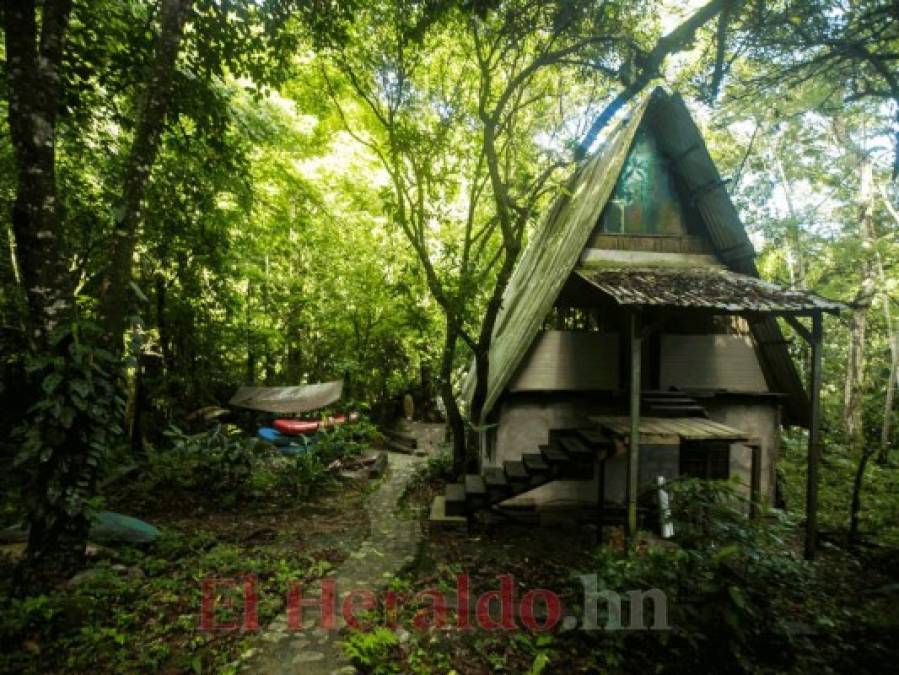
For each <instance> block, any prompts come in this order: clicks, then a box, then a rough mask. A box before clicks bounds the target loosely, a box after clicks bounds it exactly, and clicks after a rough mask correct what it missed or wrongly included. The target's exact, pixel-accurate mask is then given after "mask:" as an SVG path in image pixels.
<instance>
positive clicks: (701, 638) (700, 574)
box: [597, 479, 812, 672]
mask: <svg viewBox="0 0 899 675" xmlns="http://www.w3.org/2000/svg"><path fill="white" fill-rule="evenodd" d="M670 485H671V490H672V512H673V513H672V515H673V519H674V523H675V528H676V531H677V536H676V542H677V544H678V546H677V547H675V548H667V547H666V548H663V549H657V548H653V547H651V548H650V549H649V550H647V551H644V552H642V553H640V554H638V555H624V554H621V553H616V552H613V551H612V550H610V549H602V550H601V551H600V553H599V554H598V559H597V572H598V575H599V578H600V579H601V580H602V583H603V584H604V586H605V587H606V588H609V589H612V590H615V591H617V592H623V591H624V590H631V589H638V590H641V589H642V590H646V589H650V588H659V589H661V590H662V591H663V592H664V593H665V595H666V598H667V606H668V613H669V614H668V623H669V625H670V626H672V631H671V634H670V635H665V636H663V638H662V640H663V643H664V650H665V652H667V653H668V654H669V657H670V659H671V660H673V661H675V662H676V663H677V664H678V665H677V667H676V668H674V670H676V671H677V670H682V669H684V670H689V668H691V667H695V668H700V667H701V666H702V664H704V663H706V664H707V663H730V664H732V665H733V667H735V668H736V669H738V670H740V671H744V672H753V671H754V670H755V669H756V668H757V667H758V666H759V665H761V664H764V665H765V666H766V667H769V668H770V667H783V668H785V667H789V666H791V664H792V663H793V661H794V660H795V659H796V656H797V646H796V645H795V644H794V641H793V639H792V638H791V636H790V633H789V631H788V626H787V624H786V619H785V613H786V611H787V610H788V608H789V607H791V605H792V604H793V603H797V602H801V601H802V598H803V596H804V593H805V589H806V588H807V586H808V582H809V580H810V578H811V576H810V575H811V572H812V568H811V566H810V565H809V564H808V563H805V562H804V561H802V560H801V559H800V557H799V556H798V555H797V554H796V553H792V552H791V551H790V540H791V539H792V538H793V530H792V527H791V524H790V523H789V521H787V520H784V519H783V518H782V517H780V516H778V515H777V514H774V513H772V514H770V515H769V516H768V517H767V519H765V520H763V521H760V522H752V521H750V520H748V519H747V518H746V515H745V514H746V508H747V507H748V505H747V504H746V502H745V500H743V499H741V498H740V497H738V495H736V494H735V492H734V491H733V488H732V487H731V486H729V485H728V484H726V483H721V482H716V481H700V480H686V479H685V480H678V481H674V482H672V483H671V484H670ZM601 609H602V607H601ZM625 616H627V614H626V613H625ZM604 620H605V618H604V617H603V618H601V619H600V625H603V623H604ZM609 635H612V636H613V638H612V639H607V640H604V641H603V642H602V645H603V649H604V651H603V652H602V657H601V662H605V664H606V666H607V667H613V666H615V665H618V664H620V663H622V662H623V661H624V660H625V658H628V662H629V663H633V661H632V660H631V658H632V657H633V653H634V652H633V650H635V649H636V650H638V651H639V650H644V652H645V653H649V652H651V651H652V650H654V649H656V648H657V647H658V645H657V644H656V639H657V638H656V637H655V636H652V635H651V634H650V635H647V634H646V633H645V632H639V631H638V632H636V633H633V634H632V635H629V636H627V637H622V638H620V639H618V638H616V637H614V636H615V635H616V634H609ZM773 645H776V649H775V648H774V647H773ZM657 655H658V654H656V653H653V654H651V655H649V656H648V658H649V660H650V661H651V660H652V659H653V658H655V657H656V656H657ZM637 660H638V661H639V658H638V659H637ZM691 664H692V665H691Z"/></svg>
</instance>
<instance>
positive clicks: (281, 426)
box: [272, 413, 358, 436]
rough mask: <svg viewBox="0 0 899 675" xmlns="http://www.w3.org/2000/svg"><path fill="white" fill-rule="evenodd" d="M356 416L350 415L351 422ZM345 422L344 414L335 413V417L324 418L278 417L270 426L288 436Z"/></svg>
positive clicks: (304, 433) (313, 431)
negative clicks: (298, 418) (295, 418)
mask: <svg viewBox="0 0 899 675" xmlns="http://www.w3.org/2000/svg"><path fill="white" fill-rule="evenodd" d="M357 418H358V415H356V413H353V414H351V415H350V421H351V422H352V421H353V420H355V419H357ZM345 422H346V415H337V417H329V418H328V419H326V420H291V419H280V420H275V421H274V422H272V426H273V427H275V429H277V430H278V431H280V432H281V433H282V434H287V435H288V436H304V435H306V434H314V433H315V432H316V431H318V430H319V429H327V428H328V427H333V426H335V425H338V424H343V423H345Z"/></svg>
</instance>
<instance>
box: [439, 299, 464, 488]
mask: <svg viewBox="0 0 899 675" xmlns="http://www.w3.org/2000/svg"><path fill="white" fill-rule="evenodd" d="M459 333H460V328H459V326H458V324H457V323H456V321H455V320H454V318H453V317H451V316H450V315H449V314H447V317H446V338H445V340H444V342H443V355H442V357H441V359H440V398H441V399H443V406H444V407H445V408H446V423H447V425H448V426H449V430H450V434H451V435H452V438H453V473H455V474H456V475H457V476H459V475H461V474H462V473H463V472H464V471H465V464H466V455H465V419H464V418H463V417H462V411H461V410H459V404H458V402H457V401H456V395H455V393H454V392H453V379H452V378H453V360H454V358H455V355H456V343H457V342H458V340H459Z"/></svg>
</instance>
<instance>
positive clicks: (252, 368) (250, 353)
mask: <svg viewBox="0 0 899 675" xmlns="http://www.w3.org/2000/svg"><path fill="white" fill-rule="evenodd" d="M252 301H253V282H252V280H250V279H247V312H246V317H245V319H246V340H247V375H246V380H247V384H248V385H251V386H252V385H254V384H256V350H255V348H254V340H253V310H252Z"/></svg>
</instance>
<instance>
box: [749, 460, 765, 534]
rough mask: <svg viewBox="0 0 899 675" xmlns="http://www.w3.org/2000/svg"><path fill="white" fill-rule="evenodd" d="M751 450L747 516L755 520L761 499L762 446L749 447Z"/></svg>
mask: <svg viewBox="0 0 899 675" xmlns="http://www.w3.org/2000/svg"><path fill="white" fill-rule="evenodd" d="M749 448H750V450H752V477H751V482H750V485H749V499H750V502H749V516H750V518H756V517H757V516H758V515H759V507H760V506H761V499H762V445H761V443H755V444H753V445H751V446H749Z"/></svg>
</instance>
